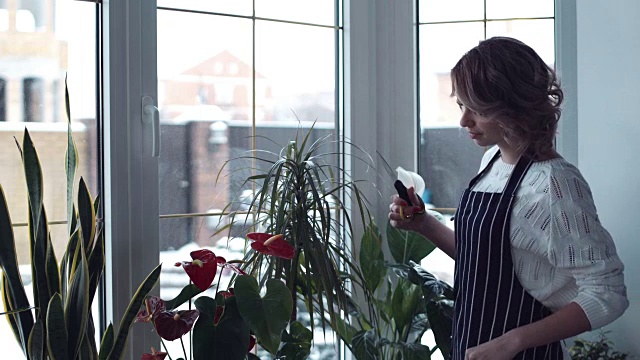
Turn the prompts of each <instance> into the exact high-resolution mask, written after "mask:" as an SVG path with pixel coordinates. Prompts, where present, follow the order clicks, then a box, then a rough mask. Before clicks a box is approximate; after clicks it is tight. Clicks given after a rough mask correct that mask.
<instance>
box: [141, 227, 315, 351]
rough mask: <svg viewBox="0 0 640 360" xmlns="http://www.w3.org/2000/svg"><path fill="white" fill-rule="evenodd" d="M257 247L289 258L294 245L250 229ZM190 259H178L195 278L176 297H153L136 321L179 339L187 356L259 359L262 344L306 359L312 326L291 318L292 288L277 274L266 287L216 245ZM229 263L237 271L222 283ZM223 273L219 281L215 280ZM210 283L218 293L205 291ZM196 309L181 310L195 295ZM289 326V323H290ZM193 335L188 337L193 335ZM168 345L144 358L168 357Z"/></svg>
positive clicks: (165, 338)
mask: <svg viewBox="0 0 640 360" xmlns="http://www.w3.org/2000/svg"><path fill="white" fill-rule="evenodd" d="M247 237H248V238H249V239H251V240H252V241H254V242H253V243H252V248H254V249H256V251H258V252H260V253H262V254H265V255H267V256H273V257H279V258H284V259H290V258H291V257H292V254H293V248H292V246H291V245H289V244H288V243H286V242H285V241H284V240H283V239H282V235H275V236H271V235H268V234H262V233H251V234H248V235H247ZM190 255H191V258H192V259H191V260H188V261H182V262H179V263H176V264H175V265H176V266H181V267H182V268H183V269H184V271H185V272H186V274H187V275H188V277H189V279H190V284H189V285H187V286H185V287H184V288H183V290H182V292H181V293H180V294H179V295H178V296H177V297H176V298H174V299H172V300H169V301H164V300H162V299H160V298H158V297H153V296H152V297H148V298H147V299H146V301H145V308H143V309H142V310H140V312H139V313H138V315H137V316H136V322H143V323H152V324H153V326H154V328H155V330H156V333H157V334H158V335H159V336H160V338H161V341H162V344H163V346H164V345H165V341H174V340H180V342H181V344H182V349H183V354H181V355H182V356H183V357H181V358H180V359H189V358H190V354H189V353H192V359H194V360H199V359H208V360H221V359H225V360H236V359H237V360H244V359H259V358H258V357H257V356H256V355H255V354H254V353H253V352H251V351H252V349H254V347H255V346H256V343H257V344H259V345H260V346H261V347H262V348H263V349H265V350H266V351H268V352H269V353H271V354H272V355H274V356H275V357H276V358H286V359H292V360H295V359H306V358H307V356H308V355H309V352H310V348H311V339H312V336H311V330H309V329H307V328H305V327H304V326H303V325H302V324H301V323H299V322H293V323H289V320H290V318H291V314H292V312H293V301H292V297H291V292H290V291H289V289H287V287H286V286H285V284H284V283H283V282H282V281H280V280H278V279H269V280H267V281H266V283H265V284H264V286H263V287H261V286H259V284H258V281H257V280H256V278H255V277H253V276H250V275H248V274H247V273H246V272H245V271H244V270H242V269H241V268H240V267H239V266H238V265H237V264H238V263H239V262H236V261H227V260H226V259H224V258H223V257H220V256H216V255H215V254H214V253H213V252H212V251H211V250H208V249H202V250H196V251H193V252H191V254H190ZM219 269H222V270H223V271H224V270H225V269H229V270H231V271H232V272H234V273H235V274H236V275H237V276H236V277H235V278H234V279H233V281H232V283H230V284H229V285H228V286H227V287H226V288H225V289H221V286H220V284H221V278H222V273H223V271H220V272H218V270H219ZM216 274H218V276H219V278H218V282H217V283H216V284H214V280H215V277H216ZM210 287H215V288H216V295H215V297H213V298H212V297H209V296H206V295H202V292H204V291H206V290H207V289H209V288H210ZM194 298H195V302H194V303H193V304H194V305H195V309H187V310H178V307H179V306H181V305H182V304H184V303H186V302H187V301H188V300H191V299H194ZM287 328H288V329H287ZM187 334H190V335H191V345H192V346H191V351H190V352H189V353H188V352H187V350H186V347H185V345H184V343H185V342H184V337H185V336H186V335H187ZM188 340H189V339H187V341H188ZM164 349H165V351H156V350H155V349H151V353H146V354H143V355H142V359H143V360H145V359H154V360H155V359H164V357H165V356H170V354H169V353H168V350H167V348H166V346H164Z"/></svg>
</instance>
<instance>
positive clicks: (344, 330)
mask: <svg viewBox="0 0 640 360" xmlns="http://www.w3.org/2000/svg"><path fill="white" fill-rule="evenodd" d="M334 330H335V331H336V332H337V333H338V336H340V338H342V340H343V341H344V342H346V343H347V344H351V341H352V340H353V337H354V336H355V335H356V333H357V332H358V330H357V329H356V328H355V327H353V326H351V325H350V324H349V323H347V322H346V321H345V320H344V319H343V318H341V317H337V318H336V327H335V329H334Z"/></svg>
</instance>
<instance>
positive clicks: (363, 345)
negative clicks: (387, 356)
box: [353, 329, 380, 360]
mask: <svg viewBox="0 0 640 360" xmlns="http://www.w3.org/2000/svg"><path fill="white" fill-rule="evenodd" d="M353 355H355V357H356V359H357V360H378V359H380V355H379V353H378V336H377V335H376V333H375V331H374V330H373V329H371V330H367V331H364V330H360V331H358V332H357V333H356V335H355V336H354V337H353Z"/></svg>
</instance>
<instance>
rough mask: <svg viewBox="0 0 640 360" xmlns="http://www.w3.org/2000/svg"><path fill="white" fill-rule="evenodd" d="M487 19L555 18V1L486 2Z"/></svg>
mask: <svg viewBox="0 0 640 360" xmlns="http://www.w3.org/2000/svg"><path fill="white" fill-rule="evenodd" d="M478 2H481V1H478ZM486 2H487V19H507V18H533V17H553V15H554V1H553V0H486Z"/></svg>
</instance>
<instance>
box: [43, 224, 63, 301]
mask: <svg viewBox="0 0 640 360" xmlns="http://www.w3.org/2000/svg"><path fill="white" fill-rule="evenodd" d="M46 264H47V269H46V277H47V285H48V287H49V293H50V294H55V293H60V271H59V269H58V259H56V254H55V252H54V250H53V243H52V242H51V234H49V236H48V237H47V258H46Z"/></svg>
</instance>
